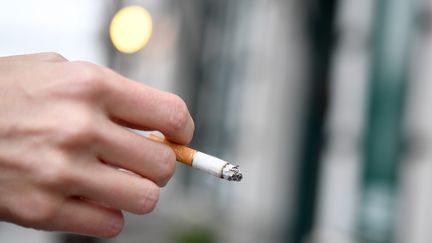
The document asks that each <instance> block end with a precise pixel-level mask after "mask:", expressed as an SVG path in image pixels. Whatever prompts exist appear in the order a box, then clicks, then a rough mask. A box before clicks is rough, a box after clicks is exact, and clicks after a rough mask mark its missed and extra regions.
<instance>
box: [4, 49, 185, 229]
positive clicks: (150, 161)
mask: <svg viewBox="0 0 432 243" xmlns="http://www.w3.org/2000/svg"><path fill="white" fill-rule="evenodd" d="M126 127H131V128H139V129H146V130H158V131H161V132H162V133H163V134H164V135H165V136H166V137H167V138H168V139H170V140H171V141H174V142H177V143H180V144H187V143H189V142H190V140H191V139H192V136H193V130H194V123H193V120H192V118H191V116H190V114H189V111H188V109H187V107H186V105H185V103H184V101H183V100H182V99H181V98H179V97H178V96H176V95H173V94H170V93H167V92H163V91H159V90H156V89H153V88H150V87H148V86H145V85H142V84H139V83H137V82H134V81H131V80H128V79H127V78H125V77H122V76H120V75H119V74H117V73H115V72H113V71H111V70H109V69H107V68H104V67H101V66H98V65H95V64H92V63H87V62H82V61H77V62H70V61H68V60H66V59H65V58H64V57H62V56H60V55H59V54H56V53H40V54H32V55H23V56H11V57H2V58H0V195H1V196H0V220H4V221H8V222H12V223H15V224H19V225H22V226H25V227H31V228H36V229H42V230H53V231H67V232H74V233H79V234H85V235H92V236H97V237H112V236H115V235H117V234H119V232H120V231H121V230H122V228H123V224H124V220H123V215H122V210H125V211H129V212H131V213H135V214H146V213H149V212H151V211H152V210H153V209H154V208H155V206H156V203H157V201H158V198H159V191H160V187H162V186H164V185H165V184H166V183H167V182H168V180H169V179H170V177H171V176H172V175H173V173H174V170H175V163H176V162H175V155H174V153H173V151H172V150H171V149H170V148H169V147H168V146H167V145H165V144H161V143H157V142H154V141H151V140H149V139H147V138H145V137H142V136H139V135H137V134H134V133H133V132H131V131H129V130H128V129H127V128H126ZM119 168H121V169H119ZM131 172H132V173H131Z"/></svg>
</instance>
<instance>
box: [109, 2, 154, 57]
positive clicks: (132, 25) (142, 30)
mask: <svg viewBox="0 0 432 243" xmlns="http://www.w3.org/2000/svg"><path fill="white" fill-rule="evenodd" d="M152 29H153V23H152V18H151V16H150V14H149V12H148V11H147V10H146V9H145V8H143V7H141V6H135V5H134V6H128V7H124V8H122V9H120V10H119V11H118V12H117V13H116V14H115V15H114V17H113V18H112V20H111V25H110V37H111V41H112V43H113V45H114V46H115V48H116V49H117V50H119V51H120V52H123V53H134V52H137V51H139V50H140V49H142V48H143V47H144V46H145V45H146V44H147V42H148V41H149V39H150V36H151V34H152Z"/></svg>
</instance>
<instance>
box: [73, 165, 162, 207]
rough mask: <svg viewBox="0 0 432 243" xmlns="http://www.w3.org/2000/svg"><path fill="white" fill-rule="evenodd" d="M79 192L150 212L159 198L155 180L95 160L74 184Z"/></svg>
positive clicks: (86, 196) (112, 203) (115, 205)
mask: <svg viewBox="0 0 432 243" xmlns="http://www.w3.org/2000/svg"><path fill="white" fill-rule="evenodd" d="M75 187H76V193H77V195H79V196H83V197H85V198H89V199H91V200H94V201H97V202H102V203H104V204H107V205H110V206H112V207H114V208H118V209H122V210H126V211H128V212H131V213H136V214H146V213H149V212H151V211H152V210H153V209H154V208H155V206H156V203H157V201H158V199H159V190H160V189H159V187H158V186H157V185H156V184H155V183H153V182H152V181H150V180H148V179H145V178H142V177H139V176H136V175H131V174H130V173H126V172H123V171H120V170H118V169H116V168H113V167H110V166H108V165H105V164H102V163H92V164H90V165H88V168H87V169H86V170H81V176H80V179H79V180H78V182H77V183H76V185H75Z"/></svg>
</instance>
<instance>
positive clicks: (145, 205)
mask: <svg viewBox="0 0 432 243" xmlns="http://www.w3.org/2000/svg"><path fill="white" fill-rule="evenodd" d="M142 191H143V192H144V193H143V194H142V195H141V199H140V203H139V204H140V208H139V209H138V210H137V213H138V214H147V213H150V212H152V211H153V210H154V209H155V208H156V204H157V202H158V200H159V196H160V189H159V187H158V186H156V185H153V186H147V188H146V189H145V190H142Z"/></svg>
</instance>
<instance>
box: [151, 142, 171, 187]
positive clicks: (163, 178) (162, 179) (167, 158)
mask: <svg viewBox="0 0 432 243" xmlns="http://www.w3.org/2000/svg"><path fill="white" fill-rule="evenodd" d="M160 158H161V162H160V175H159V177H158V179H157V180H156V182H157V184H158V185H159V186H165V185H166V183H167V182H168V180H169V179H170V178H171V177H172V176H173V174H174V171H175V169H176V155H175V153H174V151H173V150H172V149H170V148H165V149H164V150H162V152H161V154H160Z"/></svg>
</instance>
